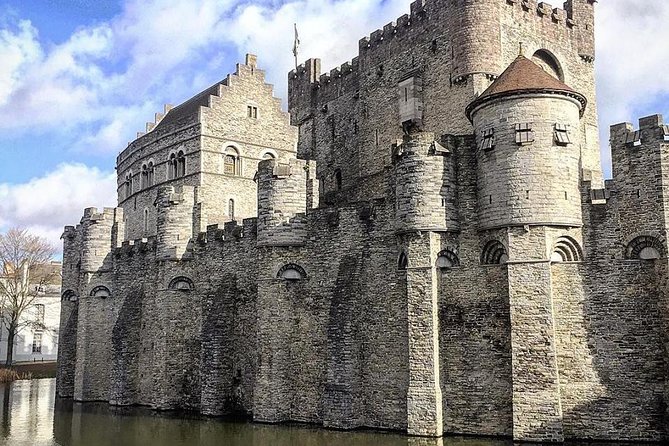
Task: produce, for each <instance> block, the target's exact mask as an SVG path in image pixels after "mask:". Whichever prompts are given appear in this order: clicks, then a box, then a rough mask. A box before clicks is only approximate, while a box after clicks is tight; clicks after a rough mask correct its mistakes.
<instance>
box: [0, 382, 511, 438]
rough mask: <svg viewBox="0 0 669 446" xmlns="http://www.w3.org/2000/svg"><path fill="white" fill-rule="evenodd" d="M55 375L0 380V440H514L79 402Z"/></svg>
mask: <svg viewBox="0 0 669 446" xmlns="http://www.w3.org/2000/svg"><path fill="white" fill-rule="evenodd" d="M55 391H56V382H55V380H53V379H42V380H33V381H17V382H15V383H12V384H10V385H3V384H0V445H3V446H4V445H8V446H9V445H11V446H186V445H188V446H193V445H203V446H214V445H215V446H241V445H244V446H248V445H253V446H266V445H267V446H510V445H512V444H513V443H512V442H511V441H510V440H493V439H474V438H450V437H449V438H444V439H416V438H409V437H406V436H403V435H398V434H390V433H379V432H338V431H328V430H324V429H318V428H316V427H305V426H274V425H261V424H252V423H244V422H227V421H222V420H218V419H207V418H199V417H194V416H191V417H188V416H183V415H182V416H176V415H174V414H172V415H170V414H164V413H163V414H159V413H156V412H153V411H151V410H148V409H130V410H128V409H118V408H111V407H109V406H108V405H107V404H77V403H72V402H68V401H63V400H56V398H55Z"/></svg>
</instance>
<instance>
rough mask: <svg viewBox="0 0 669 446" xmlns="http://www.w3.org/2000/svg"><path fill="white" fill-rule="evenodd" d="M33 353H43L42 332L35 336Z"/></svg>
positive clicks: (36, 333)
mask: <svg viewBox="0 0 669 446" xmlns="http://www.w3.org/2000/svg"><path fill="white" fill-rule="evenodd" d="M33 353H42V332H39V331H38V332H35V333H34V334H33Z"/></svg>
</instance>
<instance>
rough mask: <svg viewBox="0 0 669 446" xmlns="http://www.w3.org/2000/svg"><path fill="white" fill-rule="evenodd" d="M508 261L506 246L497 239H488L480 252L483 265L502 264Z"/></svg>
mask: <svg viewBox="0 0 669 446" xmlns="http://www.w3.org/2000/svg"><path fill="white" fill-rule="evenodd" d="M508 261H509V255H508V254H507V253H506V248H505V247H504V245H502V243H500V242H498V241H497V240H491V241H489V242H488V243H487V244H486V245H485V247H484V248H483V252H482V253H481V263H482V264H483V265H502V264H504V263H506V262H508Z"/></svg>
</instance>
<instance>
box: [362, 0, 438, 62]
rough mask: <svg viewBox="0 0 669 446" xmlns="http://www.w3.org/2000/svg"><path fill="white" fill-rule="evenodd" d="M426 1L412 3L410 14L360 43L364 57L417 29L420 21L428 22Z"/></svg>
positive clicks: (399, 18)
mask: <svg viewBox="0 0 669 446" xmlns="http://www.w3.org/2000/svg"><path fill="white" fill-rule="evenodd" d="M427 3H428V2H427V1H426V0H417V1H414V2H413V3H411V6H410V13H409V14H404V15H402V16H401V17H398V18H397V19H396V20H395V21H393V22H390V23H387V24H385V25H384V26H383V28H380V29H377V30H375V31H373V32H371V33H370V34H369V36H367V37H363V38H362V39H360V40H359V41H358V49H359V51H360V55H361V56H362V55H363V54H365V52H367V51H369V50H373V49H375V48H377V47H378V46H380V45H382V44H384V43H387V42H390V41H391V40H392V39H394V38H395V37H401V36H403V35H404V34H406V33H408V32H411V30H412V29H416V25H417V23H418V22H419V21H423V20H427V19H428V18H429V15H428V14H427V9H426V5H427Z"/></svg>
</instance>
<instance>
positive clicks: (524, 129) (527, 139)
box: [516, 124, 534, 146]
mask: <svg viewBox="0 0 669 446" xmlns="http://www.w3.org/2000/svg"><path fill="white" fill-rule="evenodd" d="M533 142H534V132H533V131H532V124H516V144H520V145H521V146H523V145H527V144H532V143H533Z"/></svg>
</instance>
